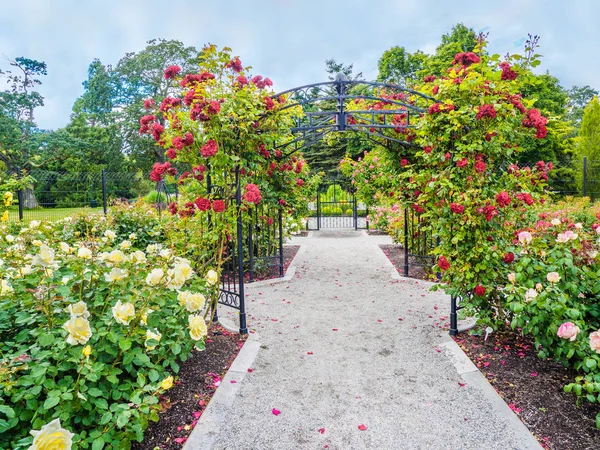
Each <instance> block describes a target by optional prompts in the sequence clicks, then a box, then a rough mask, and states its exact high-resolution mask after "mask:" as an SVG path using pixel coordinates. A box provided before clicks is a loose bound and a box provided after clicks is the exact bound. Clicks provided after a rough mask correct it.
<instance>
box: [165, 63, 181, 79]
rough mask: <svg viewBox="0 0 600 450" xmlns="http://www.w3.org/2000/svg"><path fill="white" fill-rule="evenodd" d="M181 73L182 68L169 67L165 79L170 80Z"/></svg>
mask: <svg viewBox="0 0 600 450" xmlns="http://www.w3.org/2000/svg"><path fill="white" fill-rule="evenodd" d="M179 72H181V67H179V66H169V67H167V68H166V69H165V73H164V75H165V79H166V80H170V79H173V78H175V77H176V76H177V74H178V73H179Z"/></svg>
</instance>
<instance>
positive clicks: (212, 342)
mask: <svg viewBox="0 0 600 450" xmlns="http://www.w3.org/2000/svg"><path fill="white" fill-rule="evenodd" d="M245 339H246V338H245V337H243V336H240V335H239V334H237V333H231V332H229V331H227V330H226V329H224V328H222V327H221V326H219V325H213V326H212V327H211V328H210V330H209V332H208V337H207V338H206V349H205V350H204V351H203V352H199V351H196V350H194V351H193V353H192V356H191V357H190V358H189V359H188V360H187V361H186V362H184V363H182V364H181V370H180V371H179V374H177V377H178V379H177V381H176V382H175V385H174V386H173V387H172V388H171V389H169V390H168V391H167V392H166V395H164V396H161V398H160V406H161V410H162V411H161V413H160V414H159V421H158V422H150V425H149V426H148V428H147V429H146V431H145V432H144V440H143V441H142V442H141V443H134V444H133V446H132V450H159V449H160V450H180V449H181V447H182V446H183V444H184V443H185V441H186V440H187V438H188V436H189V435H190V433H191V432H192V430H193V429H194V426H195V425H196V422H198V419H200V417H201V416H202V413H203V412H204V410H205V409H206V407H207V406H208V402H209V401H210V399H211V398H212V396H213V394H214V393H215V391H216V390H217V387H218V386H219V384H220V383H221V380H222V379H223V377H224V376H225V373H226V372H227V369H229V366H230V365H231V363H232V362H233V360H234V359H235V357H236V356H237V354H238V352H239V351H240V349H241V348H242V345H244V341H245Z"/></svg>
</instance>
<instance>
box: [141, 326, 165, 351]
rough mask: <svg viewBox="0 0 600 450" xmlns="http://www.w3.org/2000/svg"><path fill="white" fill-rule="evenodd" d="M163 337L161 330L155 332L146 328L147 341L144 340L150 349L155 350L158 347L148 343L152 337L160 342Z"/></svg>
mask: <svg viewBox="0 0 600 450" xmlns="http://www.w3.org/2000/svg"><path fill="white" fill-rule="evenodd" d="M161 337H162V335H161V334H160V332H159V331H157V332H156V333H154V332H153V331H151V330H146V342H144V345H145V346H146V348H147V349H148V350H154V349H155V348H156V345H148V341H149V340H150V339H154V340H155V341H156V342H160V338H161Z"/></svg>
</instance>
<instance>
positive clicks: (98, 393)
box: [88, 387, 103, 397]
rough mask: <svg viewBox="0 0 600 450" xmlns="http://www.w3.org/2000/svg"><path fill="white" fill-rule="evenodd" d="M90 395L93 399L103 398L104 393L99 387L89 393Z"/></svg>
mask: <svg viewBox="0 0 600 450" xmlns="http://www.w3.org/2000/svg"><path fill="white" fill-rule="evenodd" d="M88 394H89V395H91V396H92V397H101V396H102V395H103V392H102V391H101V390H100V389H98V388H97V387H93V388H91V389H90V390H89V391H88Z"/></svg>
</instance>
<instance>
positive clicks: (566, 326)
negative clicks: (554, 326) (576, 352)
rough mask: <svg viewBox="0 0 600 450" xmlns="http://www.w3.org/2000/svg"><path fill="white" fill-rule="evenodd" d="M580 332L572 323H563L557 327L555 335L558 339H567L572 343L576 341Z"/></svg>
mask: <svg viewBox="0 0 600 450" xmlns="http://www.w3.org/2000/svg"><path fill="white" fill-rule="evenodd" d="M580 331H581V330H580V329H579V327H578V326H577V325H575V324H574V323H573V322H565V323H563V324H562V325H561V326H560V327H558V332H557V333H556V335H557V336H558V337H559V338H563V339H568V340H570V341H571V342H573V341H574V340H575V339H577V335H578V334H579V332H580Z"/></svg>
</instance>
